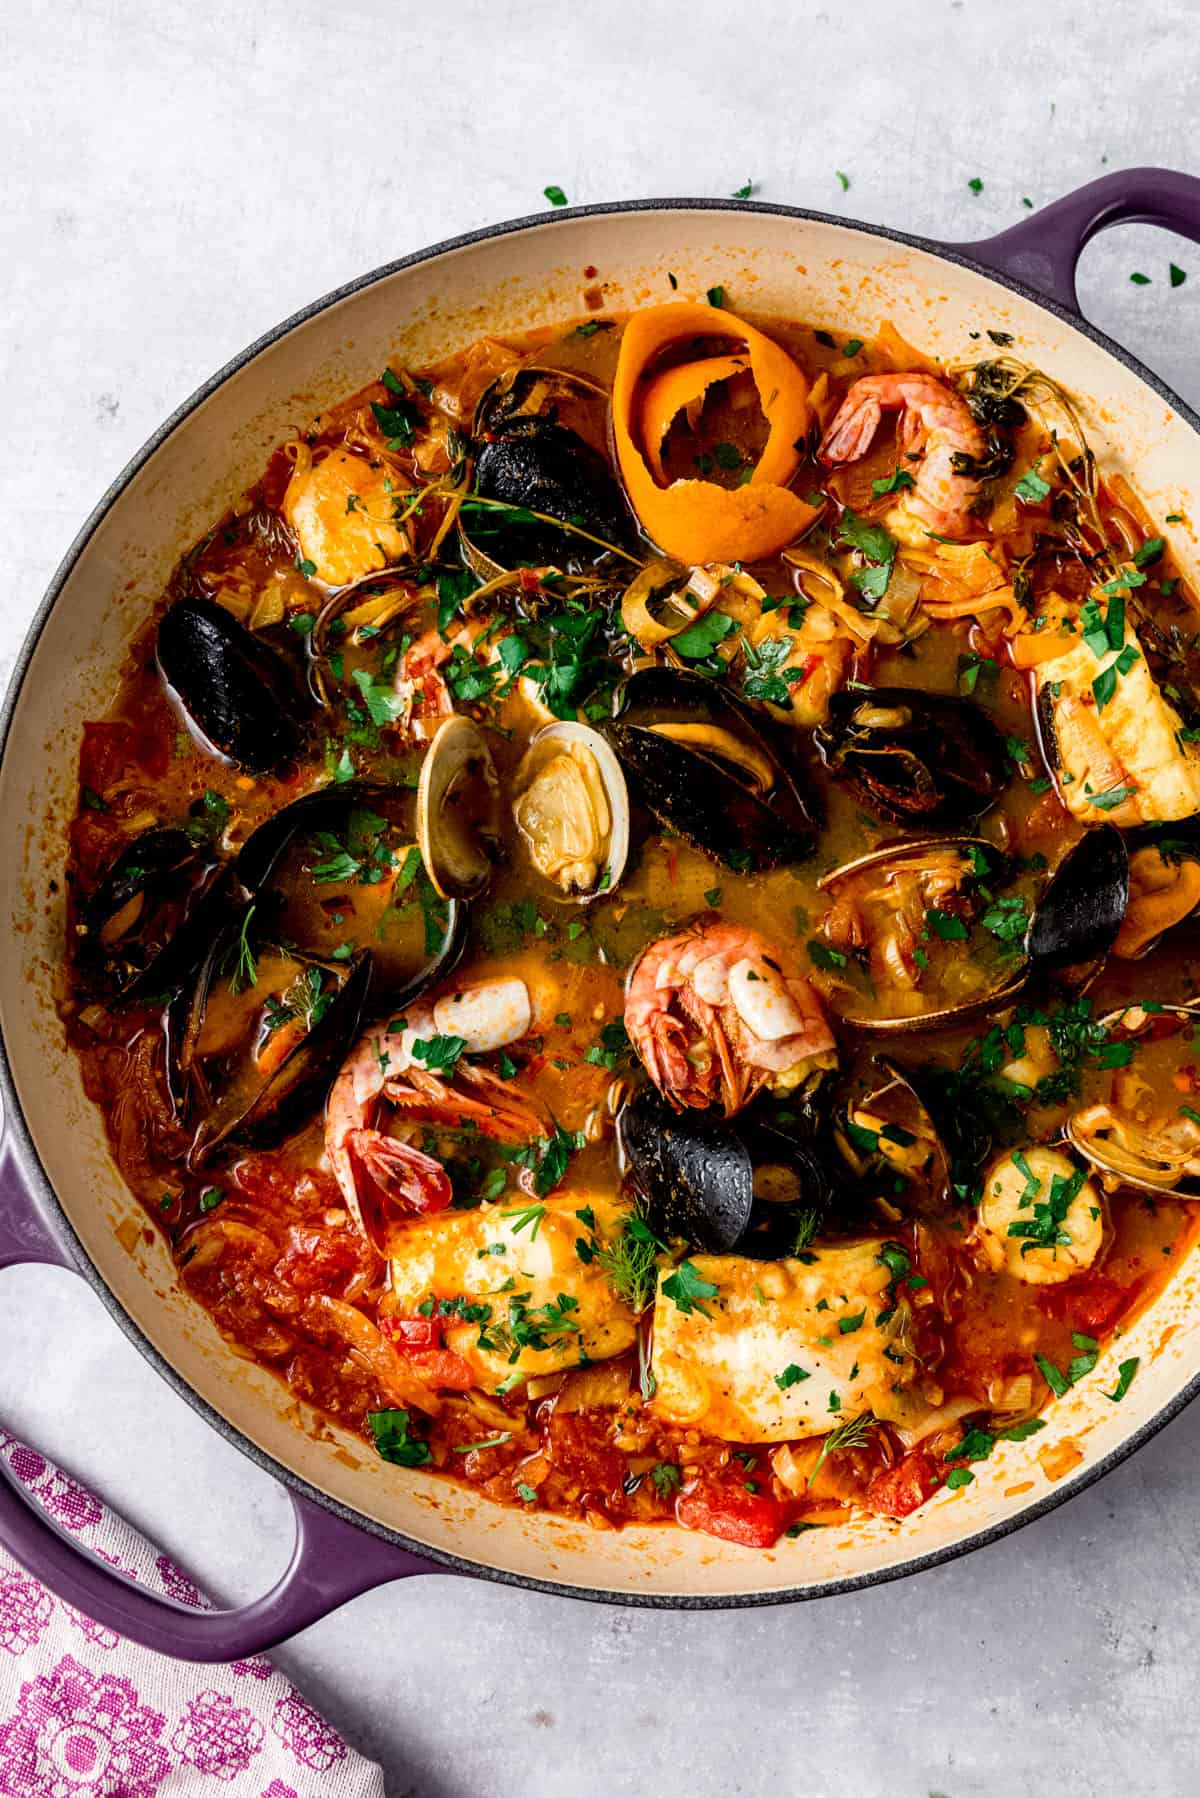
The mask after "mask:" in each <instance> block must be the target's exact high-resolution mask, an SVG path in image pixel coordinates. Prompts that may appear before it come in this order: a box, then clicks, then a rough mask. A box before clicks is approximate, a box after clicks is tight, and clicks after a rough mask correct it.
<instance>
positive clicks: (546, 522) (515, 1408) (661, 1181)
mask: <svg viewBox="0 0 1200 1798" xmlns="http://www.w3.org/2000/svg"><path fill="white" fill-rule="evenodd" d="M715 297H716V298H717V299H719V300H721V301H723V296H721V295H716V296H715ZM1008 348H1009V346H1006V345H1001V344H994V345H988V346H987V347H986V351H985V350H984V348H983V347H982V346H980V345H970V344H967V345H964V350H965V351H966V352H967V353H966V354H965V355H964V361H963V366H962V367H961V368H960V367H950V368H943V367H941V366H939V365H935V364H933V363H932V362H930V361H928V360H927V359H926V358H925V357H924V356H922V354H921V353H920V352H919V351H918V350H916V349H914V348H913V347H911V346H909V345H907V344H905V343H903V342H902V341H901V340H900V339H899V338H898V337H897V335H896V333H895V332H894V331H892V330H890V328H888V327H884V329H883V330H882V331H881V333H880V335H879V337H878V338H877V339H876V340H875V341H873V342H871V343H869V344H868V343H864V342H861V341H859V340H858V339H854V338H848V337H847V336H846V335H845V334H844V333H839V334H838V335H837V336H834V335H833V334H832V333H831V332H829V331H826V330H824V329H820V330H813V329H811V328H806V327H802V326H799V325H796V324H793V323H786V322H781V321H779V320H760V321H756V323H754V324H751V323H749V322H748V321H747V320H745V319H743V318H741V317H739V316H738V315H737V314H736V313H734V312H732V311H729V310H727V309H726V308H725V306H724V304H723V303H722V304H711V305H709V306H707V307H705V306H687V305H683V304H682V303H676V304H672V305H667V306H662V307H650V308H647V309H646V310H644V311H642V312H638V313H634V314H632V315H630V317H629V318H628V319H627V320H624V321H622V320H608V319H605V318H600V317H592V318H589V319H587V320H586V321H585V322H584V323H583V324H582V325H577V326H568V327H566V328H564V329H563V330H562V331H561V332H559V333H555V334H547V333H540V334H539V335H538V337H537V338H536V339H532V338H531V339H529V340H528V341H521V342H515V341H514V342H503V343H502V342H500V341H498V340H491V339H489V340H484V341H483V342H481V343H478V344H475V345H473V346H471V347H470V348H469V349H468V350H466V351H465V352H464V353H463V354H461V355H460V356H458V357H456V358H455V359H454V360H453V361H451V362H449V363H447V364H445V365H442V366H439V367H435V368H431V369H427V370H417V371H410V370H406V369H402V368H389V369H387V370H386V371H384V372H383V375H382V378H381V380H380V382H379V383H378V385H377V386H374V387H372V388H371V389H369V390H367V391H365V392H363V393H360V394H357V395H355V396H353V397H352V398H350V399H348V400H346V401H345V402H342V403H340V404H338V405H336V406H334V407H333V408H331V409H330V410H329V411H328V412H326V413H324V414H322V415H321V416H320V417H319V418H317V419H316V420H314V421H312V423H311V424H310V426H309V427H308V429H307V430H306V431H305V432H304V433H303V434H302V435H300V436H298V437H297V438H296V439H295V440H294V441H292V442H290V443H288V444H286V445H284V446H282V447H281V449H280V450H279V451H278V452H277V454H276V455H275V456H274V457H273V458H272V460H271V462H270V464H269V466H268V467H267V469H266V470H265V471H264V473H263V476H262V479H261V481H260V482H259V483H258V484H257V485H256V486H255V487H254V488H253V489H252V490H251V491H250V492H249V493H248V494H247V495H246V496H245V498H244V500H243V501H242V502H241V503H240V504H239V506H238V507H237V508H236V509H235V510H234V511H233V512H232V513H231V514H230V515H229V516H228V517H226V518H224V519H222V520H220V521H219V522H218V523H217V525H216V526H215V527H214V529H213V530H212V532H211V533H210V534H209V535H208V536H207V537H206V538H205V539H204V540H203V541H202V542H201V543H199V544H197V545H196V546H195V548H194V549H193V550H192V551H191V552H190V553H189V554H188V556H186V557H185V558H184V560H183V562H182V563H181V564H180V566H179V568H178V570H177V572H176V574H175V577H174V579H173V581H172V583H171V586H170V589H169V591H168V593H167V594H166V595H165V596H164V599H163V602H162V606H161V607H160V608H159V610H158V612H157V613H156V615H155V617H154V618H152V619H149V620H147V622H146V625H145V628H144V630H143V631H142V633H141V634H140V635H139V637H138V639H137V641H136V643H135V645H134V647H133V650H132V652H131V655H130V659H129V664H128V668H127V673H126V678H125V680H124V683H123V687H122V691H121V693H120V696H119V697H118V700H117V702H116V704H115V706H114V707H113V709H112V711H111V713H110V714H109V716H107V717H106V718H105V719H103V720H98V721H97V722H96V723H94V724H92V725H90V726H89V727H88V728H87V731H86V733H85V740H84V744H83V749H82V754H81V768H80V783H81V784H80V806H79V811H78V814H77V816H76V818H75V820H74V823H73V826H72V840H71V853H72V861H71V904H72V923H73V930H72V953H71V969H70V990H69V992H68V994H67V995H66V997H65V1000H64V1011H65V1014H66V1018H67V1026H68V1032H69V1035H70V1038H71V1040H72V1042H73V1044H74V1045H75V1047H76V1048H77V1050H78V1051H79V1054H80V1056H81V1059H82V1064H83V1068H84V1074H85V1080H86V1082H87V1087H88V1091H89V1093H90V1094H91V1096H92V1097H93V1098H94V1099H95V1100H96V1101H97V1103H99V1104H100V1105H101V1106H102V1107H103V1109H104V1113H105V1117H106V1120H107V1123H108V1127H109V1134H110V1139H111V1142H112V1146H113V1152H114V1155H115V1157H116V1159H117V1162H118V1165H119V1166H120V1168H121V1171H122V1173H123V1175H124V1177H125V1179H126V1181H127V1182H128V1184H129V1185H130V1187H131V1188H132V1189H133V1191H134V1192H135V1193H136V1194H137V1195H138V1197H139V1198H140V1199H141V1200H142V1201H143V1203H144V1204H145V1206H146V1208H147V1211H148V1212H149V1214H150V1216H151V1217H152V1218H153V1220H154V1221H155V1223H156V1225H157V1226H158V1227H160V1228H161V1229H162V1230H163V1231H164V1232H165V1233H166V1234H167V1236H168V1238H169V1240H170V1242H171V1245H172V1247H173V1250H174V1253H175V1257H176V1261H177V1264H178V1267H179V1277H180V1279H181V1281H182V1282H183V1283H184V1285H185V1287H186V1288H187V1290H188V1291H189V1292H191V1293H192V1294H193V1295H194V1296H195V1298H196V1299H197V1300H198V1301H199V1302H200V1303H201V1304H202V1305H204V1306H205V1307H206V1308H207V1309H208V1311H209V1312H210V1313H211V1315H212V1317H213V1319H214V1322H215V1323H216V1325H217V1327H218V1328H219V1329H220V1330H221V1331H222V1332H223V1333H224V1334H225V1335H226V1336H227V1337H228V1338H230V1339H231V1340H232V1341H234V1342H235V1343H237V1344H238V1345H239V1347H240V1348H241V1350H242V1351H243V1352H244V1353H245V1354H246V1355H248V1356H250V1357H253V1358H254V1359H256V1360H258V1361H260V1362H262V1363H263V1364H265V1365H267V1366H270V1367H272V1368H274V1369H275V1370H276V1371H277V1372H278V1373H279V1374H280V1376H281V1378H283V1379H284V1380H285V1381H286V1382H287V1384H288V1386H289V1387H290V1389H291V1390H292V1392H293V1393H295V1394H296V1396H297V1398H299V1399H301V1400H303V1401H305V1402H306V1403H307V1404H309V1405H311V1406H313V1407H315V1409H316V1410H317V1411H318V1412H320V1413H324V1414H326V1415H328V1416H330V1417H332V1418H335V1419H337V1420H338V1421H339V1422H341V1423H342V1424H344V1425H346V1426H348V1427H349V1428H351V1429H355V1430H359V1431H360V1432H361V1433H362V1434H363V1435H364V1437H365V1438H366V1439H367V1440H368V1441H369V1442H371V1443H372V1444H373V1445H374V1447H375V1448H376V1449H377V1451H378V1453H379V1454H380V1455H381V1456H382V1457H383V1458H384V1459H385V1460H387V1461H389V1462H393V1463H396V1464H398V1465H399V1466H400V1467H405V1466H407V1467H428V1468H433V1469H436V1470H437V1471H439V1472H443V1473H445V1474H447V1475H448V1476H451V1477H454V1478H456V1479H458V1480H460V1481H463V1482H467V1483H469V1484H471V1485H472V1486H474V1487H476V1488H478V1489H479V1490H481V1491H482V1492H484V1493H485V1494H486V1495H487V1496H488V1497H490V1498H492V1499H494V1500H496V1501H498V1502H503V1503H507V1504H512V1505H519V1506H524V1507H526V1508H528V1509H531V1510H532V1509H534V1508H539V1509H547V1510H553V1511H558V1512H562V1513H566V1514H568V1515H574V1516H581V1517H585V1518H587V1520H588V1521H590V1522H591V1523H592V1524H593V1525H594V1526H595V1527H597V1528H607V1527H613V1526H616V1525H619V1524H621V1523H622V1522H624V1521H626V1520H637V1521H640V1522H650V1521H657V1520H662V1521H668V1520H671V1519H674V1520H676V1521H677V1522H678V1523H680V1524H681V1525H683V1526H684V1527H687V1528H692V1529H699V1530H706V1531H709V1532H711V1533H712V1534H715V1535H718V1536H722V1537H724V1538H725V1539H727V1540H731V1541H734V1542H739V1543H743V1544H746V1545H748V1546H752V1547H767V1546H770V1545H771V1544H773V1543H774V1542H775V1541H776V1540H777V1539H778V1538H779V1537H780V1536H781V1535H783V1534H785V1533H792V1534H800V1533H802V1532H803V1531H804V1530H805V1529H806V1528H810V1527H813V1526H816V1525H819V1524H821V1523H822V1522H829V1521H832V1520H833V1519H835V1518H841V1517H844V1516H846V1515H847V1514H853V1513H854V1512H855V1511H856V1510H867V1511H871V1512H874V1513H875V1514H877V1515H882V1516H887V1517H895V1518H902V1517H903V1516H905V1515H907V1514H908V1513H909V1512H911V1511H912V1510H914V1509H915V1508H916V1507H917V1506H918V1505H920V1504H922V1503H924V1502H925V1501H927V1500H928V1499H929V1498H930V1497H931V1496H932V1495H933V1494H934V1493H935V1492H937V1491H939V1490H940V1489H942V1488H944V1487H948V1488H949V1489H950V1490H955V1489H957V1488H960V1487H963V1486H966V1485H969V1484H970V1483H971V1480H972V1478H973V1475H972V1473H971V1464H972V1462H976V1461H978V1460H980V1459H983V1458H986V1456H987V1455H988V1453H989V1452H990V1451H991V1448H992V1446H993V1444H994V1442H995V1441H996V1440H997V1439H998V1438H1000V1437H1005V1436H1013V1435H1016V1436H1017V1437H1024V1436H1030V1435H1032V1434H1035V1433H1036V1432H1037V1431H1038V1429H1039V1428H1040V1427H1041V1418H1040V1415H1039V1414H1040V1412H1041V1410H1042V1409H1043V1408H1044V1407H1045V1405H1046V1404H1047V1403H1048V1402H1052V1400H1053V1398H1054V1397H1055V1396H1061V1394H1062V1393H1063V1392H1065V1391H1066V1390H1067V1388H1068V1387H1069V1386H1070V1385H1071V1384H1074V1383H1076V1382H1077V1381H1080V1380H1084V1379H1086V1378H1088V1377H1089V1376H1091V1374H1092V1370H1093V1368H1094V1367H1095V1365H1096V1361H1097V1359H1098V1357H1099V1354H1100V1352H1101V1349H1102V1348H1103V1347H1104V1346H1105V1345H1106V1344H1107V1343H1108V1342H1109V1341H1110V1339H1111V1338H1112V1337H1113V1336H1114V1335H1115V1334H1116V1333H1117V1332H1119V1331H1120V1330H1121V1328H1122V1327H1123V1325H1124V1324H1125V1323H1126V1322H1127V1321H1128V1319H1129V1318H1130V1317H1132V1316H1133V1315H1134V1314H1135V1312H1136V1311H1137V1310H1139V1309H1140V1308H1141V1307H1143V1306H1144V1305H1146V1304H1147V1303H1148V1302H1150V1301H1151V1300H1152V1299H1153V1297H1154V1295H1155V1293H1156V1292H1157V1291H1158V1290H1159V1289H1160V1288H1161V1286H1162V1284H1163V1282H1164V1281H1165V1280H1166V1279H1167V1278H1168V1276H1169V1274H1170V1271H1171V1267H1172V1265H1173V1264H1174V1263H1175V1262H1176V1261H1177V1260H1178V1259H1179V1257H1180V1256H1182V1255H1183V1254H1184V1253H1185V1252H1186V1250H1187V1248H1188V1246H1189V1244H1190V1240H1191V1225H1190V1221H1189V1220H1190V1216H1191V1212H1190V1206H1189V1200H1190V1198H1191V1197H1193V1196H1195V1182H1196V1178H1197V1174H1198V1173H1200V1107H1195V1108H1194V1107H1193V1105H1192V1104H1191V1103H1189V1098H1194V1096H1195V1092H1196V1091H1197V1090H1200V1074H1197V1072H1196V1067H1195V1064H1194V1061H1193V1059H1192V1043H1193V1022H1192V1013H1191V1009H1190V1002H1191V997H1192V993H1193V986H1192V981H1191V970H1190V963H1189V960H1188V953H1187V941H1188V932H1187V929H1186V920H1187V918H1188V917H1189V916H1190V915H1191V913H1192V912H1193V910H1194V909H1195V907H1196V906H1197V904H1200V870H1198V863H1200V850H1198V849H1197V844H1198V843H1200V836H1197V835H1196V834H1195V827H1194V826H1193V824H1192V822H1191V820H1192V818H1193V816H1194V815H1195V814H1196V813H1197V812H1200V784H1198V783H1200V751H1198V750H1197V748H1196V744H1197V742H1200V729H1197V726H1198V725H1200V705H1198V704H1197V702H1196V700H1195V698H1194V696H1193V686H1192V678H1191V677H1192V664H1193V661H1194V649H1195V645H1194V629H1193V624H1192V605H1193V601H1192V597H1191V595H1190V594H1189V592H1188V591H1187V588H1186V585H1185V583H1183V582H1182V581H1181V580H1180V579H1179V577H1178V576H1177V574H1176V573H1175V572H1174V570H1173V568H1172V565H1171V563H1170V558H1169V555H1168V553H1167V551H1166V547H1165V544H1164V542H1163V540H1162V538H1161V537H1160V536H1159V535H1158V534H1157V531H1156V528H1155V524H1154V521H1152V520H1150V519H1148V518H1146V517H1144V516H1143V514H1142V512H1141V508H1140V506H1139V504H1138V501H1137V499H1136V496H1135V495H1134V494H1133V493H1132V491H1130V490H1129V488H1128V487H1127V486H1126V484H1125V483H1124V482H1123V481H1121V480H1120V478H1119V477H1116V476H1111V475H1107V474H1106V471H1105V470H1104V469H1103V468H1097V467H1096V466H1095V464H1094V462H1093V459H1092V457H1091V454H1090V452H1089V450H1088V447H1087V444H1086V442H1085V441H1084V438H1083V433H1082V431H1081V429H1080V428H1079V426H1078V422H1077V420H1076V418H1075V415H1074V412H1073V409H1072V406H1071V401H1070V396H1069V395H1068V394H1066V393H1064V392H1062V391H1061V390H1060V389H1058V388H1057V387H1055V385H1054V384H1053V383H1052V382H1051V381H1050V380H1049V379H1048V378H1047V377H1046V376H1044V375H1042V374H1040V373H1039V372H1038V371H1036V370H1034V369H1030V368H1027V367H1024V366H1022V365H1021V364H1020V363H1019V362H1018V361H1017V360H1016V359H1015V357H1014V356H1011V355H1010V354H1008ZM1180 926H1183V928H1179V927H1180ZM1136 1372H1137V1368H1136V1364H1135V1363H1133V1362H1124V1363H1122V1364H1121V1372H1120V1377H1119V1379H1118V1381H1117V1383H1116V1385H1115V1386H1114V1388H1113V1393H1112V1396H1113V1398H1114V1402H1119V1400H1120V1398H1121V1397H1122V1396H1123V1395H1124V1391H1126V1390H1128V1386H1129V1384H1130V1382H1131V1381H1132V1379H1133V1378H1134V1377H1135V1376H1136ZM396 1477H397V1478H402V1477H403V1475H402V1474H397V1476H396Z"/></svg>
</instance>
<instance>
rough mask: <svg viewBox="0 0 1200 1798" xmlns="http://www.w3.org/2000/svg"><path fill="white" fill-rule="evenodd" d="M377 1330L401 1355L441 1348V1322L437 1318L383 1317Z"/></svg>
mask: <svg viewBox="0 0 1200 1798" xmlns="http://www.w3.org/2000/svg"><path fill="white" fill-rule="evenodd" d="M379 1328H380V1330H381V1331H382V1332H383V1334H384V1335H385V1336H386V1337H387V1339H388V1341H389V1342H390V1343H391V1345H392V1347H393V1348H394V1349H399V1350H400V1352H401V1353H402V1354H404V1353H407V1352H409V1351H411V1350H414V1349H432V1348H440V1347H441V1346H442V1321H441V1319H440V1318H438V1317H383V1318H380V1320H379Z"/></svg>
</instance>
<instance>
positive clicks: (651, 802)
mask: <svg viewBox="0 0 1200 1798" xmlns="http://www.w3.org/2000/svg"><path fill="white" fill-rule="evenodd" d="M603 729H604V734H605V736H606V737H607V738H608V740H609V742H610V743H611V744H612V746H613V748H614V749H615V750H616V753H617V755H618V757H619V758H620V760H621V763H622V765H623V766H624V768H625V770H626V772H627V774H629V775H630V776H631V778H632V781H633V785H634V790H635V792H636V794H637V796H638V798H639V799H641V801H642V802H643V804H644V805H645V806H646V807H647V809H648V810H649V811H651V812H653V813H654V816H655V817H656V818H658V819H659V821H660V822H661V823H663V824H665V825H667V826H668V827H669V828H670V829H672V830H674V831H676V832H677V833H678V835H679V836H681V837H683V838H684V840H685V841H686V842H689V843H691V844H692V845H693V846H694V847H695V848H697V849H700V850H703V851H704V853H705V854H707V855H711V856H714V857H715V858H716V859H717V860H718V861H722V862H724V863H725V864H726V865H727V866H730V867H746V866H749V867H750V868H771V867H777V866H779V865H780V864H781V863H785V862H794V861H801V860H803V858H804V857H805V856H808V855H811V854H812V851H813V849H814V847H815V845H816V823H815V820H814V818H813V815H812V813H811V812H810V810H809V808H808V806H807V805H806V804H805V801H804V799H803V798H802V797H801V794H800V790H799V787H798V786H797V783H796V781H795V779H794V778H793V776H792V774H791V773H790V771H789V770H788V768H787V767H786V765H785V763H784V761H783V760H782V758H781V756H780V755H779V753H778V751H777V750H776V748H775V746H774V743H773V741H772V739H771V737H769V736H768V734H767V731H766V730H764V729H762V728H760V725H759V723H758V721H757V720H756V719H755V718H754V716H753V714H752V713H751V712H750V710H749V708H748V707H747V706H745V705H743V704H742V702H741V701H740V700H738V699H736V698H734V696H733V694H731V693H729V692H727V691H726V690H725V689H724V688H723V687H721V686H719V685H718V684H717V683H716V682H715V681H712V680H709V679H707V678H706V677H705V676H704V675H700V674H689V673H684V672H683V671H680V670H676V669H673V668H644V669H642V670H640V671H639V672H638V673H636V674H632V675H630V676H629V678H628V680H625V681H623V682H622V683H621V685H620V686H619V687H618V688H617V690H616V693H615V694H614V696H613V719H612V722H611V723H609V724H606V725H605V726H604V727H603Z"/></svg>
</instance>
